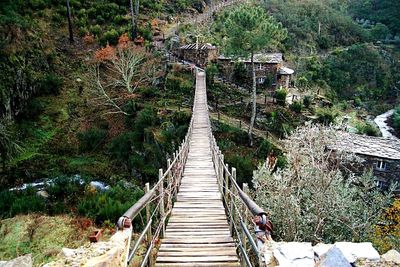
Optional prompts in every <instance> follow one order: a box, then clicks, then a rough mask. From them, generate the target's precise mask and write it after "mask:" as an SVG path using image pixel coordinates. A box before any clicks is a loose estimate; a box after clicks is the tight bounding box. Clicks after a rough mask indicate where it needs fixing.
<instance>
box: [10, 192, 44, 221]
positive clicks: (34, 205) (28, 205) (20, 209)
mask: <svg viewBox="0 0 400 267" xmlns="http://www.w3.org/2000/svg"><path fill="white" fill-rule="evenodd" d="M16 196H17V197H16V198H15V201H14V202H13V203H12V205H11V207H10V216H15V215H17V214H27V213H30V212H43V211H45V210H46V203H45V200H44V198H43V197H40V196H38V195H36V191H35V189H33V188H28V189H27V190H26V191H24V192H21V193H17V194H16Z"/></svg>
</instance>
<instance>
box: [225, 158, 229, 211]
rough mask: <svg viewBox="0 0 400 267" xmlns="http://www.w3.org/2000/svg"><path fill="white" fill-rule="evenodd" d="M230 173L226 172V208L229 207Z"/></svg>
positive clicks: (227, 167)
mask: <svg viewBox="0 0 400 267" xmlns="http://www.w3.org/2000/svg"><path fill="white" fill-rule="evenodd" d="M226 169H227V170H229V165H228V164H226ZM228 190H229V173H228V172H225V199H226V207H227V208H228V205H229V192H228Z"/></svg>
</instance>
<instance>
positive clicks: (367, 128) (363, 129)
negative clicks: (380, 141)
mask: <svg viewBox="0 0 400 267" xmlns="http://www.w3.org/2000/svg"><path fill="white" fill-rule="evenodd" d="M356 129H357V131H358V133H359V134H364V135H368V136H380V131H379V129H378V128H377V127H375V126H374V125H372V124H371V123H370V122H365V123H359V124H357V125H356Z"/></svg>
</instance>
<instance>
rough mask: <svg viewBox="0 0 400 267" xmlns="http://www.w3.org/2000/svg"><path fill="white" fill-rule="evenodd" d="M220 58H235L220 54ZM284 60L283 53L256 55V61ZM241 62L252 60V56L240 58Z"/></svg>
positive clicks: (275, 61) (272, 62)
mask: <svg viewBox="0 0 400 267" xmlns="http://www.w3.org/2000/svg"><path fill="white" fill-rule="evenodd" d="M218 59H221V60H224V59H228V60H229V59H230V60H233V59H232V57H225V56H224V55H220V56H219V57H218ZM282 61H283V55H282V53H261V54H255V55H254V63H271V64H278V63H281V62H282ZM239 62H246V63H249V62H251V58H246V59H239Z"/></svg>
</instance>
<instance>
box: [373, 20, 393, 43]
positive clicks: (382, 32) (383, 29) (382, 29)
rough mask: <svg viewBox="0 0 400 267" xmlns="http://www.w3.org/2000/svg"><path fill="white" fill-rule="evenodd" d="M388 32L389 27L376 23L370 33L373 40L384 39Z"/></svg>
mask: <svg viewBox="0 0 400 267" xmlns="http://www.w3.org/2000/svg"><path fill="white" fill-rule="evenodd" d="M389 33H390V30H389V28H388V27H387V26H386V25H385V24H382V23H377V24H376V25H375V26H374V27H373V28H372V29H371V35H372V37H373V38H374V39H375V40H384V39H386V36H388V34H389Z"/></svg>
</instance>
